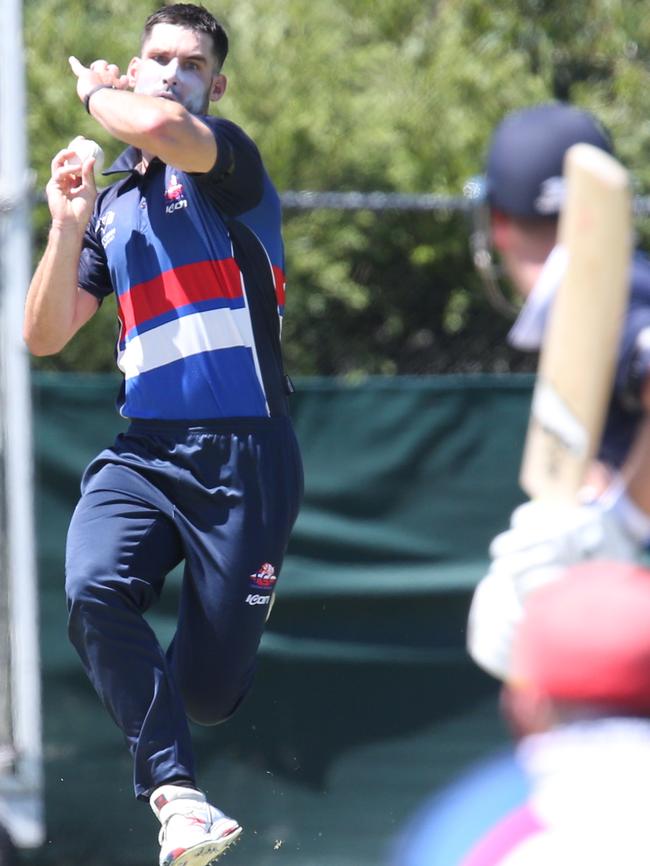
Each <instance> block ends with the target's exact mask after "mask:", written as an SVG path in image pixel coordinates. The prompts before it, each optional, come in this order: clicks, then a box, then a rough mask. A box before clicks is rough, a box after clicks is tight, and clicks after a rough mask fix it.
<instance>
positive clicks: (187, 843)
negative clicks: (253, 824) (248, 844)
mask: <svg viewBox="0 0 650 866" xmlns="http://www.w3.org/2000/svg"><path fill="white" fill-rule="evenodd" d="M149 803H150V805H151V808H152V809H153V811H154V814H155V815H156V817H157V818H158V820H159V821H160V823H161V825H162V826H161V828H160V835H159V836H158V842H159V843H160V866H208V864H209V863H213V862H214V861H215V860H217V859H218V858H219V857H220V856H221V855H222V854H223V853H224V851H225V850H226V848H228V847H229V846H230V845H232V844H233V842H235V841H236V840H237V838H238V837H239V835H240V834H241V832H242V828H241V827H240V826H239V824H238V823H237V821H234V820H233V819H232V818H228V817H226V815H224V814H223V812H221V811H219V809H216V808H215V807H214V806H211V805H210V804H209V803H208V802H207V801H206V799H205V794H202V793H201V791H197V790H195V789H194V788H183V787H181V786H180V785H162V786H161V787H160V788H156V790H155V791H154V792H153V794H152V795H151V797H150V798H149Z"/></svg>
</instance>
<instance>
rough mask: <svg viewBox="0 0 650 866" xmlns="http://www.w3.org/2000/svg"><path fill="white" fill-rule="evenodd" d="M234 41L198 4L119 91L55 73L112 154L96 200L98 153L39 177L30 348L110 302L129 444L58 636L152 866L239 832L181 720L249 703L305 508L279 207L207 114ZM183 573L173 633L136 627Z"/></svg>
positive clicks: (113, 455)
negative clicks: (211, 796)
mask: <svg viewBox="0 0 650 866" xmlns="http://www.w3.org/2000/svg"><path fill="white" fill-rule="evenodd" d="M227 53H228V37H227V34H226V32H225V30H224V28H223V27H222V25H221V24H220V23H219V22H218V21H217V20H216V19H215V18H214V17H213V15H212V14H211V13H210V12H208V11H207V10H206V9H205V8H204V7H202V6H197V5H194V4H191V3H180V4H172V5H167V6H164V7H162V8H160V9H159V10H158V11H156V12H154V13H152V14H151V15H150V16H149V18H148V19H147V21H146V22H145V24H144V30H143V34H142V40H141V45H140V50H139V55H138V56H136V57H134V58H133V59H132V60H131V62H130V63H129V65H128V68H127V70H126V72H125V73H121V71H120V70H119V68H118V67H117V66H116V65H114V64H112V63H109V62H107V61H105V60H101V59H100V60H95V61H94V62H92V63H90V64H89V65H84V64H83V63H81V62H80V61H79V60H77V59H76V58H74V57H73V58H70V66H71V72H72V75H71V82H75V81H76V89H77V95H78V97H79V101H80V106H81V107H82V110H83V108H85V110H86V111H87V112H88V113H89V114H90V115H91V116H92V117H93V118H94V120H95V121H96V122H97V123H98V124H99V125H100V126H101V127H103V129H104V130H106V132H107V133H109V134H110V135H111V136H113V137H114V138H115V139H117V140H118V141H120V142H122V143H123V144H125V145H126V149H125V150H123V152H122V153H121V155H120V156H119V157H118V158H117V160H116V162H115V163H114V164H113V165H112V166H111V167H110V168H109V169H108V171H107V172H105V173H107V174H110V175H116V176H117V180H115V182H114V183H112V184H111V185H109V186H107V187H106V188H104V189H103V190H102V191H101V192H100V193H99V194H98V193H97V189H96V186H95V181H94V175H93V166H94V158H93V156H92V155H91V156H87V157H86V158H85V159H83V163H82V166H81V169H80V168H79V165H78V162H79V160H76V163H77V164H76V166H75V160H74V159H73V157H74V153H73V152H72V150H71V149H70V148H66V149H64V150H62V151H60V152H59V153H57V154H56V156H55V157H54V159H53V160H52V175H51V178H50V180H49V182H48V185H47V200H48V204H49V208H50V212H51V217H52V222H51V228H50V233H49V238H48V242H47V246H46V249H45V252H44V254H43V256H42V258H41V260H40V263H39V264H38V267H37V269H36V272H35V274H34V276H33V278H32V282H31V285H30V287H29V291H28V297H27V304H26V310H25V322H24V336H25V340H26V342H27V345H28V347H29V349H30V350H31V351H32V352H33V353H34V354H36V355H50V354H53V353H57V352H59V351H60V350H61V349H62V348H63V347H64V346H65V345H66V344H67V343H68V341H69V340H70V339H71V338H72V337H73V336H74V334H75V333H76V332H77V331H78V330H79V328H81V327H82V326H83V325H84V324H85V323H86V322H87V321H88V320H89V319H90V318H91V317H92V316H93V315H94V314H95V313H96V312H97V310H98V308H99V306H100V304H102V302H103V301H104V299H105V298H107V297H108V296H109V295H114V296H115V301H116V305H117V316H118V318H119V337H118V341H117V348H116V358H117V365H118V367H119V369H120V370H121V372H122V375H123V384H122V387H121V391H120V394H119V398H118V406H119V411H120V413H121V414H122V415H123V416H124V417H126V418H128V419H130V423H129V426H128V428H127V430H126V432H125V433H123V434H120V435H118V436H117V438H116V440H115V441H114V443H113V444H112V445H111V446H110V447H107V448H106V449H105V450H104V451H102V452H101V453H100V454H99V455H98V456H97V457H96V458H95V459H94V460H93V461H92V462H91V463H90V465H89V466H88V467H87V469H86V471H85V473H84V475H83V478H82V482H81V498H80V500H79V503H78V505H77V507H76V510H75V512H74V514H73V517H72V520H71V523H70V527H69V532H68V538H67V547H66V596H67V603H68V611H69V635H70V639H71V641H72V643H73V644H74V646H75V648H76V649H77V651H78V653H79V655H80V657H81V660H82V662H83V664H84V666H85V669H86V671H87V673H88V676H89V678H90V680H91V682H92V684H93V686H94V687H95V689H96V691H97V693H98V695H99V696H100V698H101V700H102V702H103V704H104V706H105V707H106V709H107V710H108V712H109V713H110V714H111V716H112V718H113V719H114V720H115V722H116V723H117V725H118V726H119V727H120V729H121V730H122V732H123V734H124V737H125V740H126V742H127V744H128V747H129V749H130V752H131V755H132V757H133V781H134V789H135V795H136V797H137V798H138V799H139V800H143V801H145V802H149V803H150V805H151V808H152V809H153V811H154V813H155V815H156V816H157V818H158V819H159V820H160V824H161V829H160V835H159V842H160V866H187V864H192V866H205V864H208V863H211V862H212V861H213V860H215V859H217V858H218V857H219V856H220V855H221V854H222V853H223V852H224V851H225V850H226V849H227V848H228V847H229V846H230V845H231V844H232V843H233V842H234V841H235V840H236V839H237V837H238V836H239V834H240V833H241V827H240V826H239V824H238V822H237V821H236V820H234V819H232V818H229V817H227V816H226V815H225V814H224V813H223V812H221V811H220V810H219V809H217V808H216V807H215V806H213V805H211V804H210V803H209V802H208V801H207V798H206V795H205V793H204V792H203V791H202V790H201V789H200V788H199V787H198V779H197V770H196V768H195V765H194V758H193V751H192V743H191V738H190V729H189V723H188V719H191V720H193V721H195V722H198V723H200V724H205V725H214V724H216V723H218V722H221V721H223V720H225V719H227V718H228V717H229V716H231V715H232V714H233V713H234V712H235V710H236V709H237V707H238V706H239V704H240V703H241V701H242V699H243V698H244V696H245V695H246V693H247V691H248V690H249V688H250V686H251V683H252V680H253V674H254V670H255V663H256V654H257V650H258V645H259V642H260V638H261V635H262V631H263V629H264V626H265V623H266V620H267V619H268V616H269V613H270V609H271V605H272V601H273V592H274V588H275V586H276V581H277V577H278V574H279V572H280V569H281V566H282V560H283V557H284V554H285V550H286V546H287V543H288V539H289V535H290V532H291V529H292V527H293V524H294V522H295V519H296V516H297V513H298V509H299V506H300V502H301V499H302V493H303V475H302V463H301V458H300V453H299V448H298V444H297V441H296V437H295V434H294V431H293V428H292V424H291V421H290V418H289V415H288V402H287V399H288V393H289V392H290V390H291V388H290V384H289V382H288V379H287V378H286V376H285V373H284V369H283V363H282V354H281V346H280V331H281V319H282V315H283V309H284V254H283V241H282V234H281V210H280V202H279V197H278V195H277V192H276V190H275V188H274V186H273V184H272V182H271V180H270V179H269V176H268V174H267V172H266V170H265V168H264V164H263V162H262V158H261V156H260V153H259V150H258V148H257V146H256V145H255V143H254V142H253V141H252V140H251V139H250V138H249V137H248V136H247V135H246V134H245V133H244V132H243V130H242V129H240V128H239V127H238V126H236V125H235V124H234V123H232V122H230V121H228V120H226V119H225V118H222V117H215V116H210V115H208V108H209V105H210V103H215V102H217V101H219V100H220V99H221V98H222V97H223V95H224V93H225V90H226V83H227V82H226V77H225V76H224V74H223V72H222V66H223V63H224V61H225V59H226V55H227ZM180 563H184V571H183V579H182V587H181V595H180V602H179V609H178V620H177V627H176V632H175V635H174V637H173V640H172V641H171V644H170V646H169V647H167V648H166V649H165V648H163V647H162V646H161V645H160V643H159V642H158V639H157V638H156V635H155V634H154V633H153V631H152V630H151V628H150V627H149V625H148V624H147V623H146V621H145V618H144V614H145V612H146V611H147V609H148V608H149V607H150V606H151V605H152V604H154V603H155V602H156V601H157V600H158V598H159V596H160V594H161V592H162V591H163V588H164V584H165V578H166V576H167V575H168V573H169V572H170V571H171V570H172V569H174V568H175V567H176V566H177V565H179V564H180Z"/></svg>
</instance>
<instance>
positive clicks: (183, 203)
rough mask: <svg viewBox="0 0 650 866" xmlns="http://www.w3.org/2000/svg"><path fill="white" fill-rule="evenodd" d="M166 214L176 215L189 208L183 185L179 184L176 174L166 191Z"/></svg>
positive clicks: (172, 175)
mask: <svg viewBox="0 0 650 866" xmlns="http://www.w3.org/2000/svg"><path fill="white" fill-rule="evenodd" d="M165 201H166V202H167V204H166V205H165V213H174V211H177V210H183V208H186V207H187V199H186V198H185V192H184V190H183V184H182V183H179V182H178V178H177V177H176V175H175V174H174V173H172V174H171V176H170V178H169V185H168V187H167V189H166V190H165Z"/></svg>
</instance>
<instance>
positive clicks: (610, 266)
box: [519, 144, 632, 501]
mask: <svg viewBox="0 0 650 866" xmlns="http://www.w3.org/2000/svg"><path fill="white" fill-rule="evenodd" d="M564 178H565V184H566V197H565V203H564V207H563V209H562V212H561V214H560V222H559V226H558V233H559V242H560V243H561V244H562V245H563V246H564V248H565V250H566V253H567V268H566V271H565V276H564V279H563V281H562V283H561V285H560V287H559V289H558V292H557V295H556V297H555V299H554V301H553V305H552V308H551V311H550V314H549V321H548V324H547V328H546V331H545V334H544V340H543V344H542V350H541V354H540V359H539V364H538V369H537V377H536V380H535V387H534V390H533V399H532V404H531V410H530V416H529V422H528V432H527V434H526V442H525V446H524V453H523V457H522V462H521V469H520V476H519V482H520V484H521V486H522V488H523V489H524V491H525V492H526V493H527V494H528V496H530V497H531V499H532V498H534V499H542V498H544V499H554V500H563V501H575V499H576V495H577V493H578V490H579V489H580V487H581V486H582V484H583V482H584V478H585V473H586V470H587V468H588V466H589V464H590V462H591V460H592V459H593V458H594V456H595V455H596V453H597V450H598V446H599V444H600V439H601V436H602V432H603V428H604V424H605V417H606V413H607V407H608V404H609V400H610V396H611V391H612V385H613V380H614V374H615V370H616V361H617V356H618V350H619V341H620V337H621V330H622V325H623V321H624V317H625V311H626V307H627V302H628V294H629V279H628V271H629V267H630V256H631V252H632V202H631V193H630V186H629V180H628V175H627V172H626V171H625V169H624V168H623V167H622V166H621V165H620V163H618V162H617V161H616V160H615V159H614V157H612V156H610V155H609V154H607V153H605V152H604V151H602V150H600V149H598V148H596V147H593V146H592V145H589V144H576V145H574V146H573V147H571V148H570V149H569V150H568V151H567V154H566V157H565V162H564Z"/></svg>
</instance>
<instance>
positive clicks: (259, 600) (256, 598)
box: [246, 592, 271, 605]
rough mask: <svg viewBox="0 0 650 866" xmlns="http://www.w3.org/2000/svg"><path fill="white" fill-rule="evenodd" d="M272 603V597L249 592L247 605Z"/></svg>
mask: <svg viewBox="0 0 650 866" xmlns="http://www.w3.org/2000/svg"><path fill="white" fill-rule="evenodd" d="M270 601H271V596H270V595H258V594H257V593H255V594H253V593H252V592H249V593H248V595H247V596H246V604H250V605H256V604H268V603H269V602H270Z"/></svg>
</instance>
